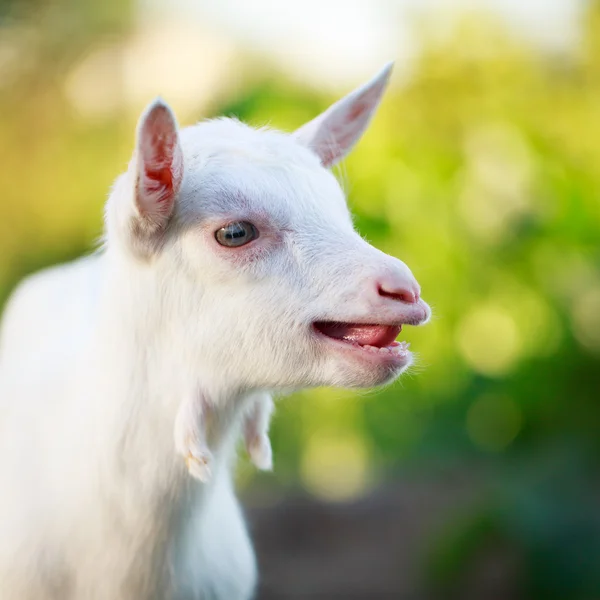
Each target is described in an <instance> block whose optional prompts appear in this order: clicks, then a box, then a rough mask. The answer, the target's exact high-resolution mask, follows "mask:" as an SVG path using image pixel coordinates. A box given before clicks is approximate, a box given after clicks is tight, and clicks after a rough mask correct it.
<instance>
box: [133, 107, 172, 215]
mask: <svg viewBox="0 0 600 600" xmlns="http://www.w3.org/2000/svg"><path fill="white" fill-rule="evenodd" d="M139 161H140V162H139V180H138V189H137V202H138V207H139V208H140V210H141V212H142V213H144V214H146V215H148V216H152V215H153V214H154V215H157V214H160V215H168V214H170V212H171V210H172V207H173V201H174V199H175V195H176V194H177V192H178V191H179V186H180V185H181V179H182V175H183V158H182V154H181V148H180V146H179V138H178V134H177V126H176V124H175V122H174V120H173V118H172V117H171V115H170V113H169V112H168V110H167V109H166V108H165V107H157V108H155V109H154V111H152V112H151V113H150V114H149V115H148V116H147V118H146V120H145V122H144V124H143V126H142V128H141V131H140V138H139Z"/></svg>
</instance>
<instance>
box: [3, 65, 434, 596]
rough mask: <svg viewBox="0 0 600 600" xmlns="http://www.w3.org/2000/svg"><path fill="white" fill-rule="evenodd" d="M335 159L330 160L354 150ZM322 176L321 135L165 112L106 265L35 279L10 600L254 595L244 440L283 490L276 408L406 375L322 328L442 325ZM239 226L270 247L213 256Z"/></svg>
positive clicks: (26, 297) (15, 434)
mask: <svg viewBox="0 0 600 600" xmlns="http://www.w3.org/2000/svg"><path fill="white" fill-rule="evenodd" d="M384 79H387V76H386V77H385V78H384ZM369 85H371V86H375V87H376V88H377V89H375V92H377V93H372V94H369V95H368V97H369V98H371V100H370V102H371V104H370V105H369V107H368V111H366V113H365V111H362V113H361V115H360V116H359V117H358V118H357V119H356V120H355V121H352V120H350V121H348V122H345V123H344V125H343V129H344V131H346V132H348V131H350V132H351V133H352V131H353V130H354V129H355V130H356V131H355V133H356V136H358V134H360V132H361V131H362V129H364V126H365V118H367V119H368V118H369V117H370V115H371V113H372V112H373V111H374V109H375V107H376V105H377V103H378V101H379V98H380V96H381V92H382V91H383V87H384V86H385V81H383V80H382V79H381V77H380V78H379V79H377V78H376V80H374V81H373V82H371V84H369ZM377 86H379V87H377ZM363 100H364V98H363ZM344 102H345V103H346V104H344ZM353 102H355V97H353V96H352V95H351V96H349V97H348V99H347V100H346V101H342V103H341V105H342V107H344V106H345V109H344V110H346V109H350V108H352V106H351V105H352V103H353ZM338 104H339V103H338ZM334 112H336V111H334ZM350 112H352V111H350ZM358 112H360V111H358ZM336 114H337V116H336V119H337V120H338V121H339V114H338V113H337V112H336ZM328 118H329V117H327V116H325V117H324V118H323V119H321V125H323V124H324V125H325V126H326V127H327V123H328ZM338 125H339V123H338ZM336 127H337V125H336ZM313 129H314V128H313ZM335 129H336V128H335V127H329V131H330V132H335ZM317 130H320V127H319V128H317V129H316V130H314V131H317ZM328 135H330V134H328ZM331 135H334V134H331ZM351 137H352V136H351ZM347 139H350V138H347ZM299 140H301V142H302V143H300V142H299ZM333 141H334V142H335V140H333ZM307 146H308V147H307ZM334 146H335V147H338V148H340V152H339V153H338V154H336V158H340V157H341V154H342V153H343V152H345V151H347V150H348V149H349V146H348V147H347V148H346V147H345V145H344V144H337V145H336V144H334ZM309 147H310V148H313V149H314V152H313V151H311V150H310V149H309ZM321 162H324V161H323V157H322V156H321V155H320V154H319V152H318V149H317V148H316V146H315V145H314V144H311V137H310V132H309V133H308V134H307V130H305V131H304V133H303V134H302V135H301V136H296V137H294V136H293V135H287V134H284V133H279V132H276V131H269V130H255V129H252V128H250V127H247V126H246V125H243V124H241V123H238V122H236V121H233V120H227V119H223V120H214V121H208V122H203V123H200V124H198V125H195V126H192V127H187V128H185V129H182V130H181V131H179V130H178V127H177V123H176V121H175V118H174V117H173V115H172V113H171V111H170V109H169V108H168V107H167V106H166V105H165V104H164V103H162V102H161V101H157V102H155V103H154V104H153V105H152V106H151V107H150V108H149V109H148V111H147V112H146V113H145V114H144V115H143V116H142V118H141V121H140V126H139V129H138V138H137V147H136V151H135V154H134V160H132V163H131V165H130V168H129V170H128V171H127V172H126V173H125V174H124V175H122V176H120V177H119V178H118V179H117V181H116V183H115V186H114V189H113V191H112V194H111V196H110V198H109V200H108V202H107V207H106V242H105V246H104V248H103V249H102V251H101V252H99V253H97V254H96V255H94V256H91V257H87V258H83V259H81V260H78V261H76V262H73V263H71V264H68V265H64V266H59V267H55V268H53V269H49V270H47V271H44V272H42V273H40V274H37V275H34V276H32V277H30V278H28V279H27V280H25V281H24V282H23V283H22V284H21V286H20V287H19V288H18V289H17V291H16V292H15V293H14V295H13V297H12V299H11V300H10V302H9V305H8V307H7V309H6V313H5V318H4V321H3V327H2V332H1V333H2V335H1V337H0V473H1V474H2V488H1V491H0V598H1V599H2V600H40V599H44V600H55V599H56V600H58V599H60V600H83V599H85V600H131V599H135V600H158V599H161V600H162V599H166V598H168V599H172V600H192V599H200V598H202V599H217V600H238V599H239V600H245V599H247V598H249V597H250V596H251V595H252V591H253V589H254V586H255V581H256V567H255V561H254V555H253V552H252V548H251V544H250V541H249V538H248V535H247V532H246V528H245V525H244V521H243V519H242V515H241V512H240V508H239V505H238V503H237V501H236V499H235V496H234V492H233V485H232V477H231V471H232V466H233V464H234V461H235V446H236V443H237V440H238V438H239V436H240V433H241V431H242V430H243V433H244V438H245V441H246V445H247V448H248V451H249V453H250V455H251V457H252V459H253V460H254V462H255V463H256V464H257V465H258V466H259V467H262V468H270V466H271V448H270V444H269V440H268V436H267V433H268V421H269V416H270V414H271V410H272V400H271V394H272V393H278V392H279V393H281V392H286V391H289V390H293V389H297V388H305V387H309V386H317V385H337V386H371V385H379V384H382V383H385V382H387V381H390V380H391V379H393V378H394V377H396V376H397V375H398V374H399V372H400V370H402V369H400V368H398V369H395V370H394V369H390V368H389V366H387V367H386V366H385V365H383V363H382V364H380V363H379V362H377V361H370V360H365V359H364V357H362V355H361V357H362V358H361V357H357V356H354V354H352V353H347V352H346V351H345V350H339V349H338V348H337V346H336V344H335V343H329V342H328V341H327V340H323V339H321V338H319V337H318V336H317V335H316V334H315V333H314V331H313V328H312V323H313V321H315V320H319V321H324V320H336V321H346V322H370V323H412V324H419V323H421V322H424V321H425V320H427V318H428V316H429V309H428V307H427V305H426V304H425V303H424V302H423V301H421V300H418V291H419V290H418V286H417V283H416V282H415V280H414V278H413V277H412V274H411V272H410V270H409V269H408V267H406V265H404V263H402V262H400V261H399V260H397V259H395V258H392V257H389V256H387V255H385V254H383V253H382V252H380V251H378V250H376V249H375V248H373V247H371V246H370V245H369V244H367V243H366V242H365V241H364V240H363V239H362V238H361V237H360V236H359V235H358V234H357V233H355V231H354V229H353V227H352V222H351V219H350V216H349V213H348V209H347V207H346V203H345V199H344V197H343V194H342V191H341V190H340V187H339V185H338V183H337V182H336V180H335V178H334V177H333V175H331V173H330V172H329V171H327V170H326V169H325V168H324V167H323V166H322V164H321ZM238 220H247V221H252V222H254V223H255V224H256V226H257V228H258V229H259V231H260V237H259V238H258V239H257V240H256V241H255V242H253V243H252V244H249V245H248V246H247V247H242V248H236V249H231V248H224V247H222V246H219V245H218V244H217V242H216V240H215V235H214V234H215V231H216V230H217V229H219V228H221V227H223V226H224V225H225V224H227V223H229V222H232V221H238ZM380 289H385V290H388V291H389V290H391V291H392V292H394V290H405V289H408V290H412V291H411V294H412V293H414V298H416V299H417V300H418V301H417V300H415V301H413V302H409V303H407V302H403V301H399V300H398V298H394V297H390V296H386V295H382V294H381V293H380ZM394 293H395V292H394ZM363 353H364V352H363ZM174 438H175V439H174ZM182 456H183V458H182ZM184 459H185V460H184ZM186 465H187V468H186ZM188 469H189V471H190V472H191V473H192V475H194V476H195V477H190V476H189V473H188ZM199 480H201V481H199ZM202 481H205V482H206V483H203V482H202Z"/></svg>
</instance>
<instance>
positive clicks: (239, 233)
mask: <svg viewBox="0 0 600 600" xmlns="http://www.w3.org/2000/svg"><path fill="white" fill-rule="evenodd" d="M257 237H258V230H257V229H256V227H254V225H252V223H249V222H248V221H237V222H235V223H229V225H225V227H221V229H219V230H218V231H217V232H216V233H215V238H216V240H217V242H219V244H221V246H227V247H229V248H237V247H238V246H243V245H244V244H248V243H249V242H251V241H252V240H255V239H256V238H257Z"/></svg>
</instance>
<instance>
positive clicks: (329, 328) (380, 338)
mask: <svg viewBox="0 0 600 600" xmlns="http://www.w3.org/2000/svg"><path fill="white" fill-rule="evenodd" d="M315 327H316V328H317V329H318V330H319V331H320V332H321V333H322V334H323V335H326V336H328V337H331V338H334V339H336V340H346V341H348V342H353V343H355V344H359V345H360V346H375V347H377V348H383V347H385V346H389V345H390V344H391V343H392V342H393V341H394V340H395V339H396V337H397V336H398V334H399V333H400V331H401V329H402V327H400V326H399V327H392V326H389V325H359V324H356V323H336V322H333V321H324V322H321V323H315Z"/></svg>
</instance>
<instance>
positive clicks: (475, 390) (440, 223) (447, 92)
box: [0, 0, 600, 600]
mask: <svg viewBox="0 0 600 600" xmlns="http://www.w3.org/2000/svg"><path fill="white" fill-rule="evenodd" d="M13 4H14V5H15V6H16V4H15V3H3V4H2V5H0V6H1V8H2V10H1V11H0V15H9V16H7V17H4V18H3V21H1V22H2V23H4V28H3V29H0V35H6V36H8V35H10V34H11V28H14V27H16V26H17V25H18V26H20V21H19V14H20V13H19V12H18V11H17V12H15V9H14V6H13ZM31 4H34V2H33V0H31ZM71 5H72V6H73V7H74V6H77V7H80V8H78V10H77V11H76V12H75V13H73V12H72V10H71V9H72V6H71ZM57 6H59V8H60V7H61V6H62V9H61V10H62V12H61V10H58V9H56V10H57V11H58V12H57V15H60V19H58V20H57V22H61V19H62V18H63V15H64V14H70V15H71V17H70V18H72V19H75V18H76V19H78V20H77V23H78V26H77V27H76V29H77V31H78V35H76V36H74V37H73V38H72V39H71V36H65V35H64V34H63V35H61V36H57V35H56V32H52V34H51V35H47V36H46V31H45V30H44V31H42V30H39V31H37V33H36V36H33V38H34V39H35V40H37V41H36V43H37V44H38V46H37V47H36V48H37V50H36V52H32V53H31V55H30V56H29V60H28V61H27V62H26V63H25V66H24V67H23V69H22V70H21V71H20V72H18V73H16V74H13V77H12V79H11V80H10V85H7V84H6V82H5V83H4V84H3V92H2V94H1V95H0V108H1V111H0V137H1V139H2V140H3V144H2V146H1V147H0V162H1V164H2V191H3V194H2V195H3V207H4V216H3V219H2V221H0V255H1V256H2V260H1V261H0V295H1V297H3V298H4V297H6V295H7V294H8V292H9V290H10V289H11V287H12V286H13V285H14V283H15V282H16V281H17V280H18V279H19V278H21V277H22V276H24V275H25V274H27V273H28V272H31V271H32V270H35V269H37V268H39V267H42V266H44V265H46V264H51V263H54V262H56V261H58V260H64V259H68V258H70V257H73V256H76V255H78V254H80V253H81V252H83V251H85V250H87V249H89V248H91V247H92V245H93V242H94V239H95V238H96V237H97V236H98V235H99V234H100V232H101V208H102V204H103V201H104V199H105V197H106V193H107V190H108V188H109V185H110V183H111V181H112V179H113V178H114V176H115V175H116V174H118V173H119V172H120V171H122V170H123V168H124V166H125V164H126V162H127V160H128V157H129V153H130V151H131V144H132V137H133V136H132V132H133V128H134V124H135V115H130V114H128V113H127V112H126V111H123V112H122V113H121V114H118V115H115V116H114V117H111V118H106V119H104V120H102V121H101V122H96V121H94V122H88V121H86V120H85V119H83V118H81V117H80V116H78V115H76V114H73V111H72V110H71V109H70V107H69V105H68V104H67V102H66V100H65V99H64V96H63V94H62V92H61V89H62V88H61V85H62V77H63V75H64V73H65V71H66V70H67V69H68V66H69V64H70V61H72V60H74V57H76V56H78V55H79V53H81V52H84V51H85V48H84V47H85V44H86V43H90V40H93V39H95V38H96V36H100V35H105V34H106V33H107V32H109V33H110V34H111V35H112V36H117V37H118V36H126V35H127V34H128V33H127V32H128V15H127V13H126V12H122V10H121V8H119V11H120V12H118V13H117V12H115V11H114V10H113V12H111V9H110V7H112V8H113V9H114V8H115V7H116V6H117V4H116V3H107V4H106V6H105V7H104V9H103V10H102V11H101V12H102V15H100V16H99V15H98V14H96V13H97V11H98V10H100V9H99V7H101V6H104V4H103V3H100V4H98V3H91V2H82V3H67V2H64V3H62V5H57ZM118 6H119V7H122V5H121V4H119V5H118ZM86 10H88V11H89V12H88V13H86ZM116 14H119V15H120V17H119V19H117V18H116V17H115V16H114V15H116ZM15 15H17V16H15ZM15 24H16V25H15ZM99 24H100V25H99ZM424 48H425V50H424V53H423V55H422V57H421V58H420V60H419V63H418V65H417V67H416V69H415V71H414V74H413V75H412V77H411V78H410V79H409V80H408V81H407V82H406V84H405V85H404V86H403V87H401V88H396V89H393V90H392V91H391V92H390V93H389V94H388V96H387V98H386V100H385V102H384V104H383V106H382V108H381V110H380V112H379V113H378V115H377V117H376V119H375V120H374V122H373V125H372V127H371V129H370V130H369V132H368V133H367V135H366V136H365V137H364V139H363V140H362V141H361V143H360V144H359V146H358V147H357V148H356V150H355V151H354V153H353V154H352V156H351V157H350V158H349V159H348V160H347V162H346V163H345V165H344V166H343V168H342V169H341V170H340V173H339V174H340V179H341V180H342V182H343V184H344V186H345V188H346V189H347V191H348V196H349V202H350V206H351V209H352V211H353V213H354V215H355V221H356V224H357V227H358V229H359V230H360V231H361V233H362V234H363V235H364V236H365V237H367V238H368V239H369V240H370V241H371V242H372V243H373V244H375V245H376V246H378V247H380V248H381V249H383V250H384V251H386V252H389V253H391V254H394V255H397V256H399V257H400V258H402V259H403V260H404V261H405V262H407V263H408V264H409V265H410V266H411V267H412V268H413V271H414V273H415V275H416V276H417V278H418V280H419V281H420V283H421V285H422V288H423V295H424V297H425V298H426V299H427V300H428V301H429V302H430V303H431V304H432V306H433V308H434V314H435V316H434V319H433V321H432V323H431V324H430V325H428V326H427V327H426V328H423V329H418V330H410V331H406V338H407V339H409V340H410V341H411V342H412V343H413V348H414V350H415V351H416V352H417V354H418V361H417V363H416V366H415V368H414V369H413V371H412V374H409V375H407V376H405V377H404V378H402V380H401V381H400V382H398V383H397V384H395V385H393V386H391V387H389V388H387V389H385V390H382V391H379V392H377V393H372V392H371V393H362V394H357V393H350V392H344V391H332V390H315V391H312V392H308V393H305V394H302V395H300V396H299V397H297V398H295V399H289V400H287V401H285V402H281V403H280V405H279V409H278V413H277V415H276V418H275V422H274V426H273V433H272V437H273V444H274V448H275V456H276V463H277V469H276V471H275V475H274V476H270V477H269V478H262V477H261V478H259V479H258V481H256V480H255V481H254V485H262V486H266V487H268V486H272V485H273V481H276V482H277V484H278V485H283V486H296V485H299V486H300V485H301V486H306V487H307V488H308V489H309V490H310V491H312V492H314V493H316V494H319V495H322V496H325V497H329V498H332V499H335V498H345V497H349V496H352V495H353V494H359V493H361V492H362V491H364V490H365V489H368V488H369V487H371V486H375V485H377V484H378V483H380V482H381V481H384V480H386V479H390V478H394V477H400V476H401V477H403V478H409V477H411V476H417V475H418V476H422V475H423V473H427V474H429V476H432V477H436V476H440V477H442V475H441V474H442V473H445V474H447V473H449V472H459V473H461V474H463V475H465V474H466V475H468V476H469V477H471V478H472V479H473V481H474V482H476V485H477V489H478V490H479V493H478V497H477V502H476V504H474V505H473V506H467V507H465V514H464V515H462V516H461V517H460V518H457V519H456V520H452V521H451V522H450V523H449V524H448V527H447V528H446V529H445V530H444V531H441V532H440V533H439V536H438V537H437V538H436V539H433V540H431V542H430V545H429V546H428V550H427V552H426V556H427V558H426V561H425V564H426V565H428V566H427V569H426V572H425V575H426V577H427V578H428V580H429V581H430V582H432V583H433V584H434V585H437V586H440V588H441V589H444V590H446V591H451V590H452V589H453V586H459V585H460V583H459V582H460V577H461V573H463V572H464V571H466V570H467V569H468V568H469V566H470V565H471V564H472V563H473V561H474V560H475V558H476V557H477V555H478V553H479V552H480V550H482V549H483V548H485V547H486V545H487V544H489V543H490V540H492V541H493V540H496V541H498V540H500V541H501V543H502V544H503V545H504V546H506V547H509V548H511V549H512V550H513V551H514V553H515V555H518V556H519V557H520V561H521V563H520V564H521V566H520V571H519V573H520V577H521V583H522V585H523V588H524V589H525V590H527V591H528V594H529V595H528V597H531V598H557V599H559V598H560V599H566V598H568V599H569V600H576V599H578V598H582V599H584V598H586V599H588V598H597V597H599V596H600V511H598V506H599V502H600V493H599V491H600V487H599V483H600V480H599V477H598V475H599V466H600V464H599V463H600V2H593V3H590V5H589V9H588V14H587V16H586V19H585V24H584V30H583V31H582V35H581V40H580V45H579V47H578V48H577V49H576V51H575V52H574V53H573V55H571V56H569V57H565V56H548V55H541V54H540V53H539V52H538V51H536V50H535V49H534V48H532V47H530V46H528V45H527V44H526V43H525V42H523V41H522V40H518V39H515V38H514V36H511V35H509V34H508V33H507V32H505V31H504V30H502V28H501V27H499V25H498V24H497V23H494V22H493V21H491V20H488V19H487V18H486V17H485V16H484V15H471V16H470V17H467V18H465V19H464V20H462V21H461V22H460V24H459V25H458V26H457V28H456V29H455V31H454V33H453V35H452V36H450V37H448V38H444V39H440V38H435V37H427V35H425V43H424ZM246 66H247V69H246V70H247V71H248V72H250V73H252V76H251V77H249V78H248V79H249V83H248V86H247V87H246V88H245V89H244V90H243V93H242V94H241V95H239V96H237V97H233V98H230V103H229V104H227V105H221V106H215V107H214V109H213V113H214V114H228V115H236V116H238V117H240V118H242V119H243V120H247V121H249V122H251V123H254V124H263V123H265V122H267V121H269V122H270V123H272V124H273V125H274V126H277V127H282V128H284V129H292V128H294V127H296V126H298V125H300V124H301V123H302V122H303V121H305V120H307V119H309V118H311V117H312V116H314V115H315V114H316V113H317V111H319V110H321V109H323V108H325V107H326V106H327V105H328V104H329V103H330V102H331V101H332V100H334V98H333V97H324V96H322V95H319V94H317V93H316V92H315V91H314V90H310V89H308V88H302V87H301V86H299V85H298V84H292V83H291V82H290V81H288V80H286V79H285V78H283V77H281V76H275V77H273V76H270V77H269V76H268V75H267V74H266V71H268V69H266V68H265V67H264V66H261V67H258V66H257V65H256V64H254V63H251V62H248V63H247V65H246ZM240 477H241V481H242V483H248V478H249V477H251V475H250V474H249V472H248V471H247V470H244V469H242V471H241V473H240ZM457 597H460V593H458V596H457Z"/></svg>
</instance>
